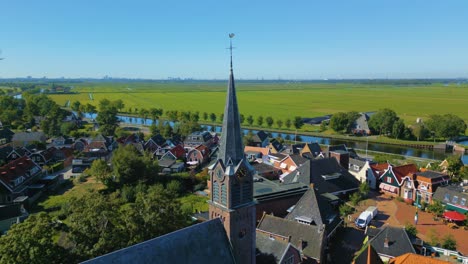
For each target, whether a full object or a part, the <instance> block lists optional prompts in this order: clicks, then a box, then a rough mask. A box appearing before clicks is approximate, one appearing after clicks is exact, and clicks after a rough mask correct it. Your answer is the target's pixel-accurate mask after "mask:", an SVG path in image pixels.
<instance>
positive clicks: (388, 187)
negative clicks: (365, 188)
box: [379, 183, 397, 193]
mask: <svg viewBox="0 0 468 264" xmlns="http://www.w3.org/2000/svg"><path fill="white" fill-rule="evenodd" d="M379 188H380V189H381V190H383V191H387V192H391V193H396V190H397V187H395V186H392V185H390V184H386V183H381V184H380V185H379Z"/></svg>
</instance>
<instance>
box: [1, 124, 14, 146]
mask: <svg viewBox="0 0 468 264" xmlns="http://www.w3.org/2000/svg"><path fill="white" fill-rule="evenodd" d="M0 124H1V123H0ZM14 134H15V133H14V132H13V131H11V130H10V129H9V128H5V127H4V128H0V138H6V141H7V142H6V143H9V142H10V141H11V139H12V137H13V135H14Z"/></svg>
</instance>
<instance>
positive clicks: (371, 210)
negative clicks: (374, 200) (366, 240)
mask: <svg viewBox="0 0 468 264" xmlns="http://www.w3.org/2000/svg"><path fill="white" fill-rule="evenodd" d="M377 213H378V210H377V207H375V206H369V207H368V208H367V209H366V210H365V211H364V212H362V213H361V214H360V215H359V217H358V218H356V220H355V221H354V224H355V225H356V226H357V227H358V228H366V226H368V225H369V223H370V222H371V220H372V219H374V217H375V216H376V215H377Z"/></svg>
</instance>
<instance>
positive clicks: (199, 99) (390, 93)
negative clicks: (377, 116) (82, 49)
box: [50, 81, 468, 124]
mask: <svg viewBox="0 0 468 264" xmlns="http://www.w3.org/2000/svg"><path fill="white" fill-rule="evenodd" d="M71 85H73V89H72V91H73V92H75V94H54V95H50V96H51V98H53V99H54V100H55V101H56V102H57V103H59V104H60V105H64V104H65V103H66V102H67V101H68V100H70V101H71V102H73V101H76V100H78V101H80V102H81V103H91V104H94V105H97V104H98V102H99V100H101V99H104V98H107V99H109V100H116V99H122V100H123V101H124V103H125V109H124V111H127V110H128V109H129V108H132V110H134V109H135V108H138V109H141V108H151V107H156V108H163V109H164V110H165V111H166V110H183V111H199V112H200V113H203V112H208V113H211V112H213V113H216V114H218V115H219V114H220V113H222V112H223V109H224V103H225V91H226V86H227V81H219V82H166V83H164V82H148V83H145V82H129V83H122V82H118V83H117V82H116V83H110V82H107V83H106V82H103V83H98V82H96V83H93V82H83V83H74V84H71ZM236 88H237V96H238V102H239V108H240V110H241V112H242V113H243V114H244V115H253V116H254V117H256V116H259V115H262V116H272V117H273V118H275V119H276V118H280V119H286V118H293V117H294V116H302V117H314V116H320V115H325V114H333V113H336V112H341V111H353V110H354V111H358V112H366V111H376V110H379V109H382V108H390V109H393V110H395V111H396V112H397V114H398V115H399V116H400V117H401V118H403V119H404V120H405V122H406V123H408V124H409V123H412V122H414V121H415V120H416V118H417V117H422V118H423V119H424V118H425V117H428V116H429V115H431V114H445V113H453V114H456V115H458V116H460V117H462V118H463V119H464V120H465V121H468V111H466V106H467V105H468V84H461V85H457V84H454V83H452V84H449V85H444V84H428V85H392V84H360V83H311V82H303V83H301V82H292V83H286V82H276V83H275V82H246V81H245V82H242V81H239V82H237V83H236ZM90 94H91V95H92V96H90ZM91 98H93V99H94V100H91Z"/></svg>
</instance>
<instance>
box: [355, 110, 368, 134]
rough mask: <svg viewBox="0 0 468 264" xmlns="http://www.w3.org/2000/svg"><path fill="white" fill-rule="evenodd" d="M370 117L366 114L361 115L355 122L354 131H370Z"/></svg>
mask: <svg viewBox="0 0 468 264" xmlns="http://www.w3.org/2000/svg"><path fill="white" fill-rule="evenodd" d="M368 121H369V116H368V115H367V114H365V113H360V115H359V117H358V118H357V119H356V121H354V124H353V125H354V129H357V130H365V131H369V125H368Z"/></svg>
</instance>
